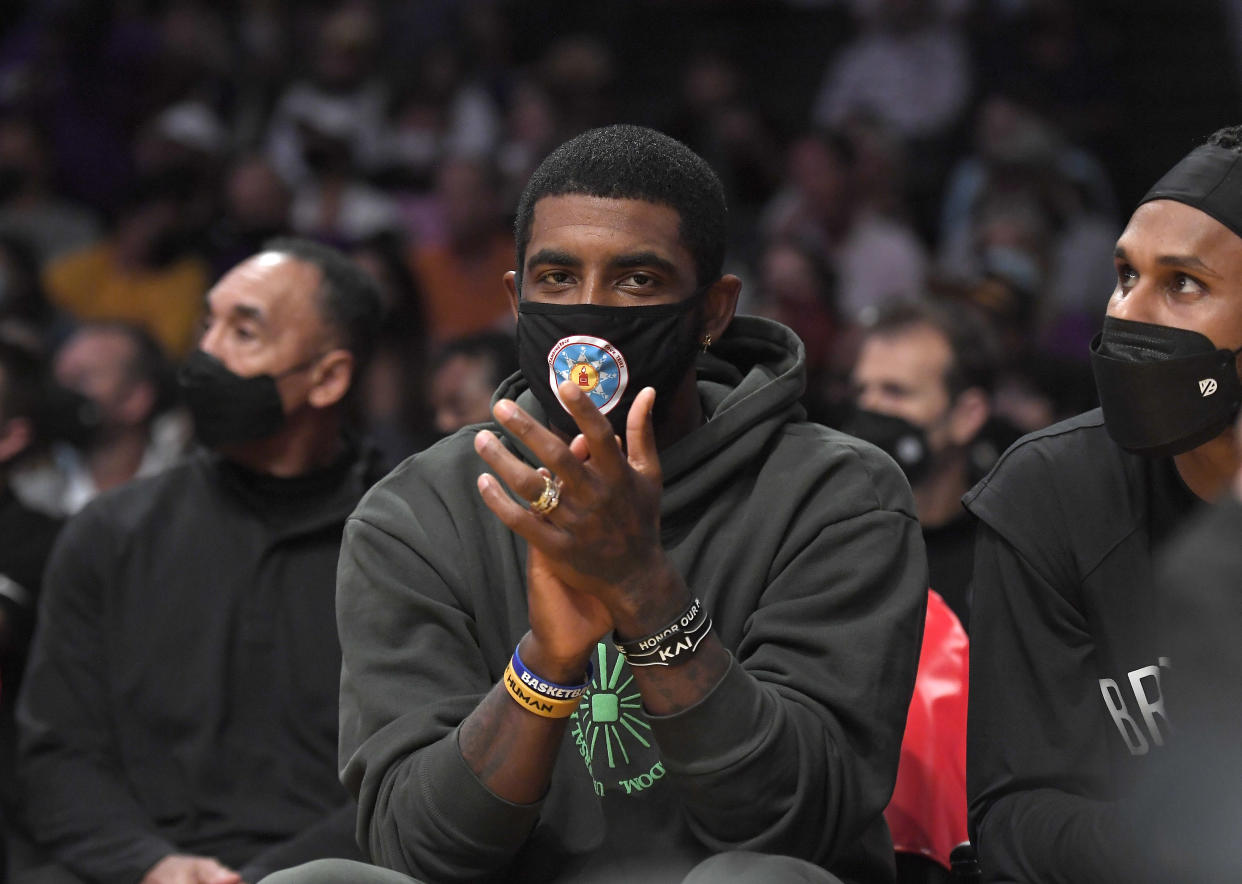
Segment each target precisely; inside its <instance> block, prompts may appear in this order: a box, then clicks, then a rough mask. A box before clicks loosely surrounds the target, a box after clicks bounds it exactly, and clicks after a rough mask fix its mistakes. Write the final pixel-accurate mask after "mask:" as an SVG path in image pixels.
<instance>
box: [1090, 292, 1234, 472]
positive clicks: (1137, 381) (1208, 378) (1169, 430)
mask: <svg viewBox="0 0 1242 884" xmlns="http://www.w3.org/2000/svg"><path fill="white" fill-rule="evenodd" d="M1238 352H1242V350H1239V351H1234V350H1225V349H1218V348H1217V347H1216V346H1215V345H1214V344H1213V343H1212V342H1211V341H1210V340H1209V339H1208V338H1207V337H1206V336H1204V335H1201V334H1199V333H1198V332H1195V331H1189V330H1187V329H1180V328H1171V327H1169V326H1165V325H1153V324H1151V323H1148V322H1134V321H1131V320H1127V319H1118V318H1116V317H1112V316H1106V317H1105V318H1104V330H1103V331H1102V332H1100V334H1098V335H1096V337H1095V340H1094V341H1092V342H1091V368H1092V371H1094V373H1095V384H1096V388H1097V390H1098V391H1099V394H1100V407H1101V408H1102V409H1103V411H1104V426H1105V429H1107V430H1108V434H1109V436H1111V437H1112V439H1113V441H1114V442H1116V443H1117V444H1118V445H1120V446H1121V447H1122V448H1124V449H1126V450H1127V451H1132V452H1134V453H1135V454H1143V455H1147V456H1149V457H1164V456H1171V455H1176V454H1182V453H1184V452H1187V451H1190V450H1191V449H1192V448H1197V447H1198V446H1200V445H1202V444H1203V443H1204V442H1207V441H1208V440H1209V439H1214V438H1215V437H1216V436H1219V435H1220V434H1221V433H1222V432H1224V430H1225V428H1226V427H1228V426H1229V424H1230V422H1231V421H1232V420H1233V419H1234V418H1235V417H1236V416H1237V414H1238V408H1239V406H1242V383H1240V382H1239V380H1238V370H1237V363H1236V361H1235V357H1236V354H1237V353H1238Z"/></svg>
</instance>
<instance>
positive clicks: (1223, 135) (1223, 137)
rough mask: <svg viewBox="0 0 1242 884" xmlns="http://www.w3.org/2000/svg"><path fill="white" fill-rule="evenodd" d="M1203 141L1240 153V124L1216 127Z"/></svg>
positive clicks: (1241, 131)
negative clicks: (1221, 127)
mask: <svg viewBox="0 0 1242 884" xmlns="http://www.w3.org/2000/svg"><path fill="white" fill-rule="evenodd" d="M1203 143H1204V144H1208V145H1211V146H1212V147H1223V148H1224V149H1225V150H1231V151H1233V152H1234V153H1242V126H1226V127H1225V128H1224V129H1217V130H1216V131H1215V132H1213V133H1212V134H1211V135H1209V136H1208V138H1207V141H1205V142H1203Z"/></svg>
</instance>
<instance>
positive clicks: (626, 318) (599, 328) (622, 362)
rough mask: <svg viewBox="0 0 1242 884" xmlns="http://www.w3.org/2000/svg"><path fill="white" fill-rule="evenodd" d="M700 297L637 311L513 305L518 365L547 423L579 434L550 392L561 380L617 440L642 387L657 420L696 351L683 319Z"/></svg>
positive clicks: (595, 306)
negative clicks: (652, 400)
mask: <svg viewBox="0 0 1242 884" xmlns="http://www.w3.org/2000/svg"><path fill="white" fill-rule="evenodd" d="M700 295H701V293H696V294H694V295H691V296H690V297H689V298H686V299H685V300H683V301H677V302H676V303H672V304H654V305H651V306H644V307H609V306H602V305H598V304H545V303H541V302H538V301H521V302H519V303H518V323H517V349H518V365H519V366H520V367H521V369H522V375H523V376H524V377H525V378H526V383H527V384H529V385H530V389H531V392H532V393H534V395H535V398H536V399H538V400H539V404H540V405H542V406H543V410H544V413H545V414H546V416H547V419H548V423H549V424H551V425H552V426H553V427H556V428H557V429H559V430H562V431H564V432H566V433H569V434H570V435H575V434H577V433H578V432H579V430H578V425H577V424H576V423H575V422H574V419H573V417H572V416H571V415H570V414H569V412H568V411H567V410H566V409H565V406H564V405H563V404H562V403H561V399H560V395H559V394H558V393H557V390H556V388H557V386H559V385H560V384H561V382H563V381H566V380H572V381H573V382H574V383H575V384H577V385H578V386H579V388H580V389H581V390H582V391H583V392H584V393H586V394H587V397H588V398H589V399H590V400H591V402H593V403H594V404H595V407H596V408H598V409H599V410H600V412H602V413H603V414H604V416H605V417H607V418H608V420H609V422H610V423H611V424H612V427H613V431H614V432H615V433H617V434H618V435H620V436H622V437H624V436H625V418H626V415H627V414H628V413H629V410H630V405H631V404H632V403H633V401H634V397H636V396H637V395H638V393H639V391H641V390H642V389H643V388H644V387H654V388H655V391H656V406H655V407H656V414H657V415H659V414H660V413H661V407H662V406H665V407H666V406H667V403H668V402H669V401H670V400H671V398H672V394H673V391H674V390H675V389H676V387H677V385H678V384H679V383H680V382H681V380H682V378H683V377H684V376H685V373H686V371H687V370H688V369H689V368H690V365H691V363H693V361H694V358H695V353H696V351H697V350H698V349H699V344H698V341H697V340H696V339H695V337H694V335H693V334H692V331H691V330H689V329H688V328H687V325H686V316H687V315H688V314H689V313H690V312H691V311H693V310H695V309H697V308H698V306H699V304H700V302H701V297H700Z"/></svg>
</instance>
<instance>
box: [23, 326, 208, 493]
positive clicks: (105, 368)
mask: <svg viewBox="0 0 1242 884" xmlns="http://www.w3.org/2000/svg"><path fill="white" fill-rule="evenodd" d="M52 373H53V376H54V377H55V380H56V382H57V384H58V385H59V387H60V388H61V390H63V391H65V392H67V393H68V395H67V396H64V397H63V398H62V399H60V400H58V401H62V402H63V403H64V407H63V408H61V409H60V412H59V414H58V417H60V418H62V420H61V421H60V422H59V424H60V425H59V426H52V427H49V428H48V430H49V431H50V432H53V433H58V435H59V440H58V441H55V442H54V443H53V445H52V448H51V454H52V470H51V472H50V473H48V474H45V475H42V476H39V475H35V474H33V473H31V472H25V473H23V476H22V480H23V488H24V489H26V490H27V494H28V495H29V496H30V497H31V498H33V499H37V500H39V501H40V502H42V503H43V504H44V505H45V507H46V509H47V510H48V511H50V512H53V513H58V514H61V515H66V516H68V515H73V514H74V513H76V512H77V511H78V510H80V509H81V508H82V507H84V506H85V505H86V504H87V503H88V502H89V501H90V500H91V499H92V498H94V497H95V495H97V494H98V493H99V492H101V491H106V490H108V489H109V488H116V487H117V486H119V485H123V484H124V483H126V482H128V481H130V480H131V479H134V478H136V477H139V476H151V475H154V474H155V473H158V472H160V471H161V470H163V469H165V468H167V467H168V466H170V465H171V464H172V463H173V462H174V461H176V460H177V459H178V458H179V457H181V455H182V454H184V453H185V450H186V448H187V446H188V443H189V427H188V426H187V425H186V423H185V421H184V419H183V417H182V415H181V414H180V413H179V412H175V411H170V410H169V406H171V405H172V398H173V391H172V390H171V383H172V368H171V366H170V365H169V364H168V360H167V359H166V358H165V356H164V354H163V352H162V351H161V350H160V346H159V344H157V343H156V342H155V340H154V339H153V338H152V337H151V336H150V335H149V334H147V333H146V331H144V330H143V329H142V328H140V327H138V326H135V325H132V324H130V323H125V322H92V323H86V324H84V325H82V326H80V327H79V328H78V329H77V330H76V331H75V332H73V334H71V335H70V336H69V338H68V339H66V341H65V342H64V343H63V344H62V345H61V346H60V348H59V349H58V350H57V351H56V352H55V353H54V354H53V357H52Z"/></svg>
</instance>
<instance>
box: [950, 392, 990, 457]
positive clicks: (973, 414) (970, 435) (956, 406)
mask: <svg viewBox="0 0 1242 884" xmlns="http://www.w3.org/2000/svg"><path fill="white" fill-rule="evenodd" d="M991 414H992V406H991V404H990V400H989V399H988V394H987V393H985V392H984V391H983V390H982V389H981V388H979V387H970V388H968V389H966V390H963V391H962V392H961V393H959V394H958V396H957V401H956V402H954V403H953V407H952V408H950V409H949V437H950V439H951V440H952V442H953V444H955V445H966V444H968V443H970V441H971V440H973V439H974V438H975V436H977V435H979V431H980V430H982V429H983V425H984V424H985V423H987V421H988V417H989V416H990V415H991Z"/></svg>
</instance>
